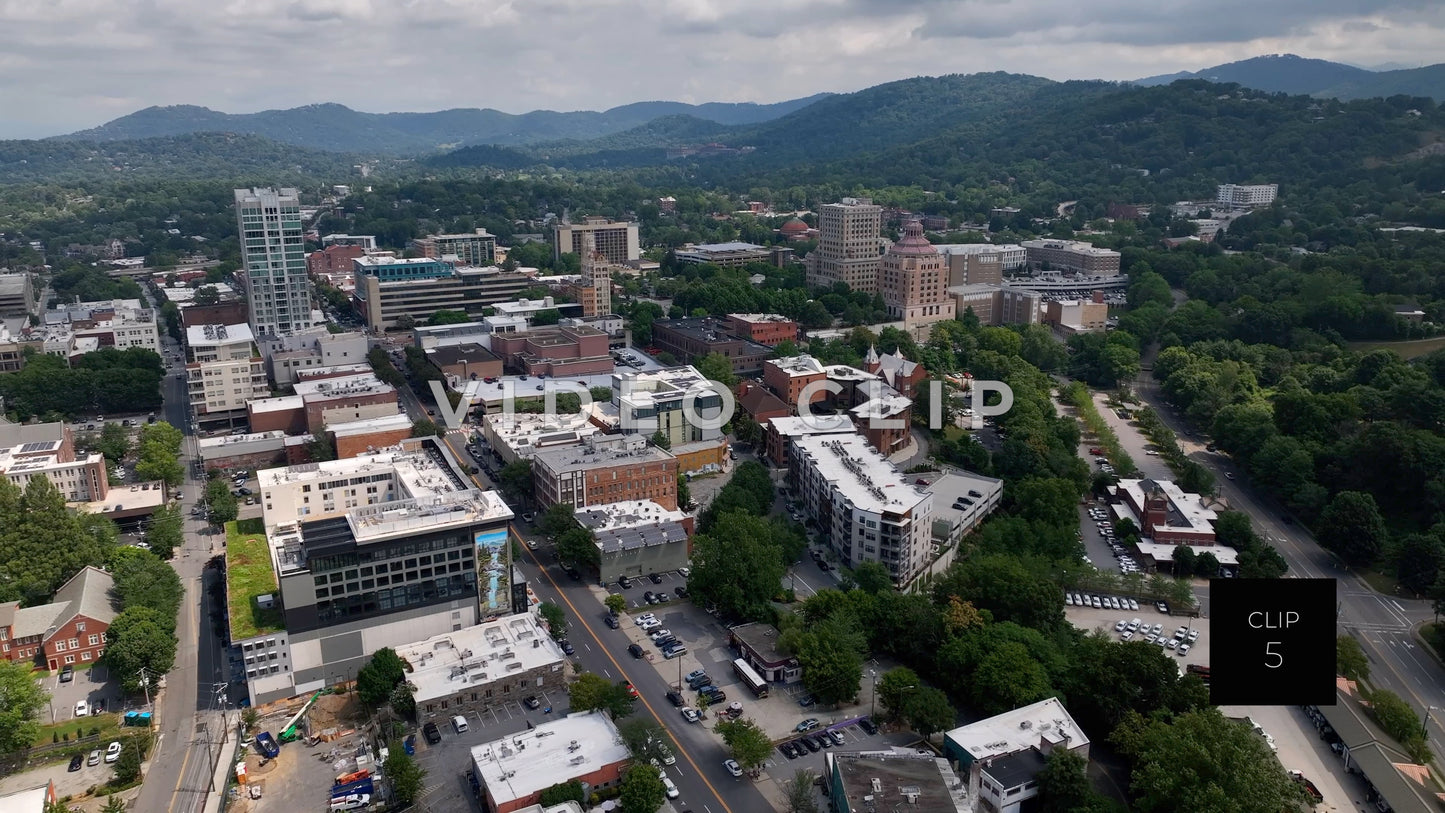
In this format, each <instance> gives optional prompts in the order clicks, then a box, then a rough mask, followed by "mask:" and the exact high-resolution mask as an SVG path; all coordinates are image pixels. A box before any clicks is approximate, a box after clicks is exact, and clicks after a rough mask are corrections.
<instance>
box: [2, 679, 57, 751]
mask: <svg viewBox="0 0 1445 813" xmlns="http://www.w3.org/2000/svg"><path fill="white" fill-rule="evenodd" d="M0 697H3V698H5V702H4V703H0V754H13V753H15V752H17V751H21V750H23V749H26V748H29V747H30V746H32V745H34V744H35V738H36V737H37V736H39V734H40V711H41V709H44V708H45V704H46V703H47V702H49V701H50V693H49V692H47V691H45V690H44V689H42V688H40V685H39V682H37V681H36V680H35V678H34V677H33V676H32V675H31V673H30V664H28V663H21V662H19V661H11V660H0Z"/></svg>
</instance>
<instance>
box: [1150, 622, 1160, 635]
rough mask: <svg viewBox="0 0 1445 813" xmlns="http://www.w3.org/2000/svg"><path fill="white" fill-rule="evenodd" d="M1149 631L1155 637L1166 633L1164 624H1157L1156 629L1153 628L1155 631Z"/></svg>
mask: <svg viewBox="0 0 1445 813" xmlns="http://www.w3.org/2000/svg"><path fill="white" fill-rule="evenodd" d="M1149 631H1150V632H1152V633H1154V634H1155V635H1159V634H1160V633H1162V632H1164V625H1163V624H1155V625H1154V627H1153V629H1151V630H1149Z"/></svg>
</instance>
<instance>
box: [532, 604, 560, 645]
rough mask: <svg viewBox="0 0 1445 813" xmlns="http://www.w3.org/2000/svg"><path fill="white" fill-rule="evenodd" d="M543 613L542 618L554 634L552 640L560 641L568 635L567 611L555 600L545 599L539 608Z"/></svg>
mask: <svg viewBox="0 0 1445 813" xmlns="http://www.w3.org/2000/svg"><path fill="white" fill-rule="evenodd" d="M537 609H538V611H539V612H540V613H541V615H542V620H543V621H545V622H546V623H547V630H548V631H549V632H550V633H551V635H552V640H554V641H560V640H562V639H563V638H566V637H567V613H566V612H564V611H563V610H562V608H561V607H560V606H558V605H557V604H556V603H555V602H551V601H544V602H542V604H541V606H540V607H538V608H537Z"/></svg>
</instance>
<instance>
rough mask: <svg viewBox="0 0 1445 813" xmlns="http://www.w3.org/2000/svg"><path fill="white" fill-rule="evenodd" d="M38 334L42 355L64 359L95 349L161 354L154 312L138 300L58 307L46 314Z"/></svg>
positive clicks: (115, 300) (107, 301)
mask: <svg viewBox="0 0 1445 813" xmlns="http://www.w3.org/2000/svg"><path fill="white" fill-rule="evenodd" d="M41 330H43V331H44V333H45V352H46V353H49V354H51V355H56V356H61V357H63V358H69V357H72V356H75V355H80V354H81V353H82V352H85V351H87V350H90V349H95V348H97V347H114V348H116V349H118V350H126V349H128V348H131V347H139V348H142V349H145V350H151V351H153V352H156V353H159V352H160V351H161V339H160V330H159V329H158V327H157V325H156V312H155V311H154V310H152V309H150V308H147V307H145V306H144V305H143V304H142V303H141V301H140V300H139V299H111V300H103V301H99V302H77V303H75V304H71V305H58V306H56V307H54V308H52V309H51V310H49V311H47V312H46V313H45V315H44V317H43V326H42V328H41ZM87 340H90V341H87Z"/></svg>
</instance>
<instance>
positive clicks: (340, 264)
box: [306, 245, 366, 276]
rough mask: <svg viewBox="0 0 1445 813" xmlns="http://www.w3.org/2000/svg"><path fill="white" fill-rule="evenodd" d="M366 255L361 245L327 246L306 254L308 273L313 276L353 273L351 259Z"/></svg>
mask: <svg viewBox="0 0 1445 813" xmlns="http://www.w3.org/2000/svg"><path fill="white" fill-rule="evenodd" d="M364 256H366V249H364V248H362V247H361V246H339V245H333V246H327V247H326V248H323V249H321V250H320V251H313V252H311V253H310V254H307V255H306V273H308V274H310V275H312V276H318V275H326V276H330V275H332V274H350V273H352V268H353V266H352V263H351V261H352V260H354V259H356V258H357V257H364Z"/></svg>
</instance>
